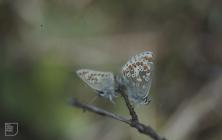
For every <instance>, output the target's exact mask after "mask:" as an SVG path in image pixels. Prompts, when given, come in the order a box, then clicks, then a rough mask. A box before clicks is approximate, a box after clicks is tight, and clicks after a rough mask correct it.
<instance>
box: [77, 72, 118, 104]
mask: <svg viewBox="0 0 222 140" xmlns="http://www.w3.org/2000/svg"><path fill="white" fill-rule="evenodd" d="M77 74H78V76H79V77H80V78H81V79H82V80H83V81H84V82H85V83H86V84H87V85H88V86H90V87H91V88H93V89H94V90H96V92H97V93H98V95H99V96H101V97H104V98H106V99H109V100H110V101H113V98H114V97H116V96H117V93H116V92H115V80H114V75H113V73H111V72H101V71H95V70H89V69H80V70H78V71H77Z"/></svg>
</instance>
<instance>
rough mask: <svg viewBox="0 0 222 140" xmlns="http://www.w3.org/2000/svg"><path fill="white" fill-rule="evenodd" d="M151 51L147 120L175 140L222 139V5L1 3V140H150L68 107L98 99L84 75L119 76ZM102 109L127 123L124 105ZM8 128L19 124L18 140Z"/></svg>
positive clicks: (196, 1)
mask: <svg viewBox="0 0 222 140" xmlns="http://www.w3.org/2000/svg"><path fill="white" fill-rule="evenodd" d="M145 50H148V51H153V52H154V54H155V65H156V66H155V77H154V82H153V84H152V88H151V93H150V94H151V96H152V102H151V104H150V105H149V106H139V107H136V111H137V112H138V115H139V117H140V119H141V121H142V122H144V123H145V124H149V125H151V126H152V127H153V128H154V129H155V130H157V131H158V133H160V134H161V135H163V136H165V137H166V138H168V139H169V140H187V139H189V140H219V139H222V133H221V132H222V111H221V105H222V2H221V1H219V0H186V1H184V0H164V1H162V0H137V1H136V0H0V139H1V140H14V139H15V140H29V139H33V140H39V139H42V140H51V139H53V140H61V139H63V140H137V139H140V140H145V139H150V138H148V137H146V136H144V135H141V134H140V133H138V132H137V131H136V130H134V129H132V128H130V127H128V126H127V125H125V124H123V123H120V122H117V121H115V120H111V119H109V118H104V117H101V116H98V115H95V114H92V113H90V112H83V111H82V110H79V109H77V108H73V107H70V106H69V105H68V104H67V99H68V98H69V97H76V98H78V99H79V100H81V101H82V102H84V103H87V102H88V101H89V100H90V99H91V98H93V97H94V96H95V95H96V94H95V93H93V91H92V90H91V89H90V88H89V87H88V86H86V85H84V83H83V82H82V81H81V80H80V79H79V78H77V76H76V74H75V71H76V70H77V69H80V68H89V69H95V70H101V71H112V72H114V73H116V74H118V73H119V72H120V68H121V66H122V65H123V64H124V63H126V61H127V60H128V58H129V57H130V56H132V55H135V54H137V53H139V52H142V51H145ZM93 104H94V105H97V106H99V107H101V108H104V109H107V110H109V111H111V112H115V113H118V114H122V115H125V116H127V115H128V112H127V110H126V107H125V106H124V103H123V102H122V100H121V99H117V101H116V104H111V103H110V102H107V101H104V100H103V99H100V98H99V99H97V100H96V101H95V102H93ZM5 122H18V123H19V133H18V135H17V136H15V137H5V136H4V123H5Z"/></svg>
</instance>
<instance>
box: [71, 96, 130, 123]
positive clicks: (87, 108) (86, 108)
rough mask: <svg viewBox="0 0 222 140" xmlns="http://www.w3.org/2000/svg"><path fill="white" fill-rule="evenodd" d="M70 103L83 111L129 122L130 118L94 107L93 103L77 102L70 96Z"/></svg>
mask: <svg viewBox="0 0 222 140" xmlns="http://www.w3.org/2000/svg"><path fill="white" fill-rule="evenodd" d="M70 104H71V105H72V106H75V107H78V108H82V109H83V110H84V111H90V112H94V113H96V114H99V115H100V116H105V117H110V118H112V119H115V120H118V121H121V122H124V123H127V124H131V122H130V120H129V119H127V118H125V117H123V116H119V115H117V114H114V113H111V112H108V111H106V110H104V109H101V108H98V107H95V106H93V105H88V104H83V103H81V102H79V101H78V100H76V99H75V98H72V99H71V100H70Z"/></svg>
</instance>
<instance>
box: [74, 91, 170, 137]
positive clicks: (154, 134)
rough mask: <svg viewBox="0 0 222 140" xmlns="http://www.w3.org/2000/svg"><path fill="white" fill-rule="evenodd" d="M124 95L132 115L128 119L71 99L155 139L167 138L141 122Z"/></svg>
mask: <svg viewBox="0 0 222 140" xmlns="http://www.w3.org/2000/svg"><path fill="white" fill-rule="evenodd" d="M123 97H124V100H125V101H126V105H127V107H128V109H129V112H130V115H131V117H132V119H127V118H125V117H123V116H119V115H117V114H114V113H111V112H108V111H106V110H104V109H101V108H98V107H95V106H93V105H88V104H83V103H81V102H79V101H78V100H76V99H74V98H72V99H71V100H70V104H71V105H72V106H74V107H78V108H81V109H83V110H84V111H90V112H93V113H96V114H98V115H101V116H105V117H110V118H112V119H115V120H118V121H121V122H124V123H126V124H128V125H130V126H131V127H134V128H136V129H137V130H138V131H139V132H140V133H142V134H145V135H147V136H150V137H151V138H153V139H154V140H166V139H165V138H162V137H160V136H159V135H158V134H157V132H156V131H155V130H153V129H152V128H151V127H150V126H146V125H144V124H142V123H140V122H139V120H138V117H137V115H136V112H135V111H134V109H133V107H132V105H131V104H130V102H129V100H128V97H127V96H125V95H124V94H123Z"/></svg>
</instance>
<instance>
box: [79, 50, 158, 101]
mask: <svg viewBox="0 0 222 140" xmlns="http://www.w3.org/2000/svg"><path fill="white" fill-rule="evenodd" d="M153 69H154V64H153V54H152V52H149V51H145V52H142V53H139V54H137V55H135V56H133V57H131V58H130V59H129V60H128V62H127V63H126V64H125V65H123V67H122V70H121V73H120V75H118V76H116V78H115V77H114V75H113V74H112V73H111V72H101V71H95V70H89V69H81V70H78V71H77V74H78V75H79V77H80V78H81V79H82V80H83V81H84V82H85V83H86V84H87V85H89V86H90V87H91V88H93V89H94V90H96V91H97V93H98V95H100V96H102V97H104V98H106V99H109V100H110V101H113V98H114V97H116V96H117V95H118V93H116V91H115V89H116V87H120V85H121V87H124V89H125V91H126V94H127V95H128V97H129V100H130V101H131V103H133V104H146V103H147V102H149V101H150V100H149V99H148V94H149V90H150V87H151V83H152V75H153Z"/></svg>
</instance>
